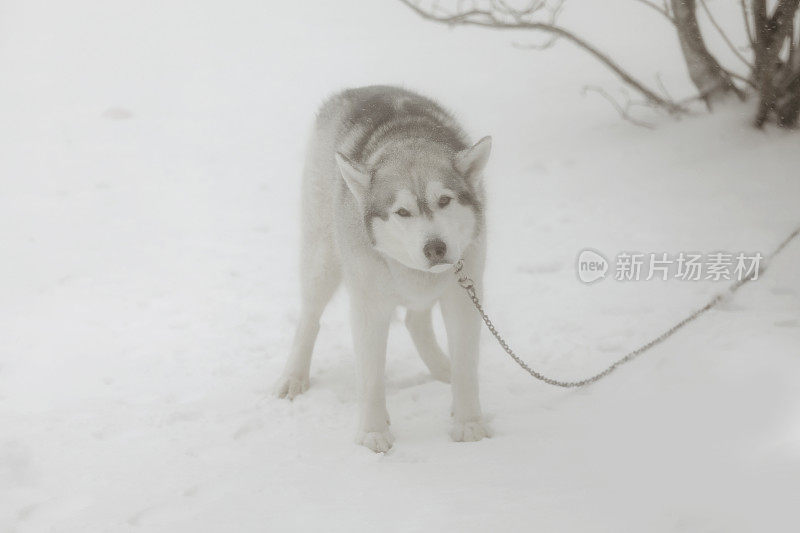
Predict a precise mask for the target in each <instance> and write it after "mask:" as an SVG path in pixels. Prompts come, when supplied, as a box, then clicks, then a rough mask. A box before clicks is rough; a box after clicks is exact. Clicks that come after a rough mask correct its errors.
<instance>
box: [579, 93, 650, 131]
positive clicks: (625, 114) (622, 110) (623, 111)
mask: <svg viewBox="0 0 800 533" xmlns="http://www.w3.org/2000/svg"><path fill="white" fill-rule="evenodd" d="M590 92H593V93H597V94H599V95H600V96H602V97H603V98H605V99H606V100H607V101H608V102H609V103H610V104H611V105H612V106H613V107H614V109H616V110H617V113H619V116H620V117H622V118H623V119H624V120H627V121H628V122H630V123H631V124H634V125H636V126H640V127H642V128H647V129H649V130H652V129H654V126H653V125H652V124H650V123H648V122H644V121H641V120H638V119H635V118H633V117H632V116H631V114H630V113H629V110H630V108H631V105H634V104H633V103H632V102H631V101H630V100H628V101H627V102H626V103H625V106H624V107H623V106H622V105H621V104H620V103H619V102H617V101H616V100H615V99H614V98H613V97H612V96H611V95H610V94H608V93H607V92H606V91H605V90H604V89H603V88H602V87H597V86H594V85H586V86H584V87H583V89H582V90H581V94H582V95H583V96H586V95H587V94H588V93H590Z"/></svg>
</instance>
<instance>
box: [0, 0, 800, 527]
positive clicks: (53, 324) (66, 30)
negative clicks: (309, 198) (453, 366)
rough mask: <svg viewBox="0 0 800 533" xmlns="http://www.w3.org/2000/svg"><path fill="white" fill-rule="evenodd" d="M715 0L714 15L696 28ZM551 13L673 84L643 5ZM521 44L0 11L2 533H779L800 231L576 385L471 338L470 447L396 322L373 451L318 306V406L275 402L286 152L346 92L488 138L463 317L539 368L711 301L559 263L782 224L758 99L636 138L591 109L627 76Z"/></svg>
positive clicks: (790, 219) (603, 360) (191, 5)
mask: <svg viewBox="0 0 800 533" xmlns="http://www.w3.org/2000/svg"><path fill="white" fill-rule="evenodd" d="M733 4H734V3H733V2H731V3H727V2H722V1H720V0H715V1H710V2H709V5H710V6H711V7H712V8H714V9H715V11H716V12H717V13H718V16H719V18H720V20H726V17H727V20H731V19H735V17H736V16H738V13H737V11H736V9H738V7H737V6H734V5H733ZM731 8H736V9H731ZM561 22H562V24H563V25H565V26H567V27H570V28H572V29H575V30H576V31H577V32H579V33H580V34H581V35H583V36H586V37H587V38H589V39H590V40H592V41H593V42H595V43H596V44H597V45H598V46H599V47H601V48H602V49H603V50H605V51H607V52H609V53H610V54H612V55H613V56H614V57H615V58H616V59H617V60H618V61H619V62H620V63H622V64H623V65H624V66H625V67H627V68H628V69H630V70H632V71H634V72H636V73H637V74H638V75H639V76H640V77H641V78H642V79H644V80H646V81H648V83H650V85H654V84H655V76H656V75H657V74H659V75H660V76H661V77H662V79H663V81H664V84H665V85H666V87H668V88H669V90H670V92H671V93H672V95H673V96H674V97H675V98H681V97H684V96H690V95H691V94H692V88H691V84H690V82H689V80H688V77H687V75H686V73H685V67H684V66H683V63H682V60H681V58H680V51H679V47H678V43H677V39H676V37H675V34H674V30H673V29H671V28H670V27H669V26H668V25H666V24H665V23H664V21H662V20H661V19H660V17H659V15H658V14H657V13H655V12H652V11H651V10H649V9H647V8H646V7H643V6H641V5H639V4H637V3H636V2H634V1H632V0H610V1H604V2H592V1H589V0H567V3H566V9H565V11H564V13H563V15H562V18H561ZM732 27H736V25H735V24H733V25H732ZM713 35H714V34H713V33H710V32H709V36H713ZM734 37H737V36H735V35H734ZM738 38H740V39H741V38H743V32H742V34H740V35H739V36H738ZM544 39H545V38H544V36H530V35H527V34H508V33H501V32H488V31H481V30H479V29H463V28H462V29H455V30H450V29H448V28H446V27H442V26H437V25H433V24H431V23H429V22H426V21H423V20H421V19H419V18H418V17H417V16H416V15H414V14H413V13H411V12H410V11H409V10H408V9H407V8H405V7H404V6H402V5H400V4H399V3H398V2H393V1H388V0H386V1H381V2H356V1H350V0H346V1H341V2H321V1H300V2H283V3H281V2H259V1H237V2H225V3H223V2H205V1H204V2H188V1H173V0H167V1H159V2H154V1H140V2H101V1H85V0H76V1H72V2H44V1H35V0H27V1H24V2H23V1H12V0H5V1H2V2H0V122H1V123H2V124H3V127H2V128H0V254H1V255H0V531H15V532H28V531H31V532H38V531H59V532H60V531H75V532H86V531H165V532H176V531H193V532H194V531H273V530H314V529H316V530H319V529H324V530H328V531H345V530H346V531H353V530H356V531H358V530H362V529H366V528H370V529H378V528H379V529H382V530H390V531H400V530H403V531H408V530H420V531H447V530H456V529H458V530H460V531H493V530H510V531H531V530H540V531H581V532H585V531H613V532H618V531H726V532H727V531H785V530H789V529H790V528H791V523H792V521H793V520H795V517H794V516H793V515H794V513H792V510H793V506H794V505H795V504H794V502H796V501H797V498H798V497H799V496H800V481H799V480H800V462H799V461H800V405H798V404H799V403H800V402H798V397H797V390H798V389H797V376H798V371H800V280H799V279H798V277H797V266H798V262H800V244H798V243H797V242H794V243H792V244H791V245H790V246H789V247H787V249H786V250H785V251H784V253H783V254H782V255H781V256H780V257H779V258H778V259H776V261H775V263H774V265H772V267H771V269H770V270H769V272H768V273H766V274H765V275H764V276H763V278H762V279H759V280H757V281H756V282H754V283H752V284H749V285H748V286H747V287H745V288H744V289H742V290H741V291H740V292H739V293H737V295H736V296H735V297H734V298H732V299H730V300H728V301H726V302H725V303H724V304H722V305H721V306H720V308H718V309H716V310H714V311H712V312H710V313H709V314H708V315H706V316H705V317H704V318H702V319H701V320H699V321H698V322H696V323H694V324H692V325H691V326H689V327H688V328H687V329H685V330H683V331H682V332H681V333H679V334H678V335H676V336H675V337H673V338H672V339H670V340H669V341H668V342H666V343H664V344H662V345H660V346H658V347H657V348H655V349H653V350H652V351H651V352H649V353H647V354H646V355H643V356H642V358H641V359H640V360H638V361H636V362H635V363H632V364H631V365H629V366H627V367H625V368H624V369H623V370H620V371H619V372H618V373H615V374H614V375H613V376H612V377H609V378H608V379H607V380H606V381H603V382H602V383H600V384H598V385H596V386H593V387H592V388H590V389H586V390H573V391H563V390H558V389H553V388H550V387H548V386H546V385H544V384H541V383H539V382H535V381H533V380H531V379H530V377H528V376H526V375H524V374H523V373H522V372H521V371H520V370H519V369H518V368H517V367H515V366H514V365H513V364H512V363H511V362H510V361H509V360H508V359H507V357H506V356H505V354H503V353H502V351H501V350H500V348H499V347H498V346H497V345H496V344H494V342H493V340H492V339H491V338H490V337H489V336H488V335H484V336H483V339H482V355H481V357H482V362H481V388H482V398H483V403H484V409H485V411H486V414H487V418H488V419H489V423H490V426H491V427H492V428H493V432H494V436H493V438H492V439H488V440H484V441H481V442H478V443H468V444H459V443H453V442H450V441H449V438H448V437H447V427H448V418H449V416H448V413H449V411H448V409H449V397H450V394H449V390H448V388H447V387H446V386H445V385H443V384H441V383H438V382H433V381H432V380H431V379H430V378H429V377H428V376H427V373H426V370H425V368H424V366H423V365H422V363H421V361H420V360H419V358H418V357H417V355H416V354H415V352H414V349H413V346H412V344H411V342H410V340H409V339H408V336H407V334H406V332H405V331H404V328H402V324H401V321H400V318H401V317H402V312H398V321H397V323H396V324H395V325H394V326H393V328H392V332H391V335H390V341H389V354H388V365H387V384H388V393H387V394H388V404H389V410H390V412H391V413H392V421H393V426H392V427H393V431H394V433H395V436H396V437H397V442H396V444H395V448H394V449H393V450H392V451H391V452H390V453H388V454H386V455H375V454H373V453H372V452H370V451H368V450H366V449H364V448H361V447H358V446H356V445H355V444H353V440H352V437H353V434H354V431H355V414H356V398H355V391H354V387H353V369H352V356H351V352H350V337H349V328H348V324H347V320H346V305H347V302H346V298H344V296H343V295H342V294H339V295H338V296H337V297H336V298H335V300H334V302H333V303H332V305H331V306H330V307H329V309H328V311H327V312H326V314H325V316H324V317H323V321H322V332H321V334H320V338H319V341H318V343H317V349H316V351H315V358H314V361H313V363H312V375H311V383H312V386H311V389H310V390H309V391H308V392H307V393H306V394H305V395H303V396H302V397H300V398H298V399H296V400H295V401H294V402H292V403H289V402H285V401H280V400H277V399H273V398H272V397H271V396H270V390H271V386H272V383H273V381H274V380H275V379H276V378H277V376H278V374H279V372H280V370H281V368H282V365H283V362H284V359H285V357H286V355H287V351H288V349H289V345H290V342H291V335H292V333H293V328H294V326H295V324H296V320H297V315H298V310H299V309H298V306H299V287H298V283H297V274H296V272H297V268H298V249H299V248H298V236H299V231H298V217H299V212H298V207H299V192H300V187H299V184H300V181H299V178H300V170H301V166H302V158H303V149H304V145H305V140H306V137H307V132H308V130H309V128H310V126H311V123H312V120H313V115H314V111H315V109H316V107H317V106H318V105H319V104H320V103H321V102H322V100H323V99H324V98H325V97H326V96H328V95H330V94H331V93H333V92H335V91H337V90H339V89H341V88H344V87H351V86H359V85H367V84H375V83H390V84H402V85H404V86H405V87H407V88H410V89H414V90H417V91H420V92H422V93H424V94H426V95H429V96H432V97H434V98H436V99H438V100H440V101H441V102H442V103H443V104H444V105H445V106H447V107H448V108H450V109H451V110H453V112H454V113H455V114H456V116H457V117H458V118H459V120H461V121H462V123H463V124H464V125H465V127H466V129H467V130H468V131H469V132H470V134H471V135H472V136H473V137H474V138H479V137H481V136H483V135H489V134H490V135H492V136H493V138H494V151H493V154H492V159H491V161H490V163H489V167H488V169H487V190H488V215H487V216H488V224H489V259H488V270H487V275H486V280H485V283H486V289H485V292H486V306H487V309H488V311H489V312H490V314H491V315H492V316H493V319H494V321H495V323H496V324H497V325H498V327H499V328H500V329H501V331H502V332H503V333H504V335H505V336H506V337H507V339H508V340H509V342H510V343H511V344H512V345H513V346H514V347H515V348H516V350H517V351H518V353H520V354H521V355H522V356H523V357H524V358H526V359H527V360H528V361H529V362H530V363H531V364H532V365H533V366H534V367H536V368H537V369H540V370H541V371H543V372H545V373H547V374H549V375H553V376H555V377H560V378H564V379H569V378H575V379H577V378H581V377H584V376H586V375H589V374H592V373H594V372H596V371H597V370H599V369H601V368H603V367H604V366H605V365H606V364H608V363H609V362H611V361H613V360H615V359H616V358H618V357H619V356H621V355H622V354H624V353H625V352H626V351H628V350H630V349H633V348H635V347H636V346H638V345H640V344H642V343H643V342H646V341H647V340H649V339H650V338H652V337H654V336H656V335H658V334H659V333H661V332H662V331H663V330H665V329H667V328H668V327H670V326H671V325H672V324H673V323H674V322H676V321H677V320H680V319H681V318H682V317H683V316H685V315H686V314H688V313H689V312H691V311H692V310H693V309H695V308H697V307H699V306H701V305H703V304H704V303H705V301H706V300H707V299H709V298H710V297H711V296H713V294H715V293H716V292H718V291H721V290H724V288H725V284H724V283H722V284H720V283H712V282H678V281H668V282H656V281H653V282H636V283H627V284H626V283H620V282H616V281H613V280H605V281H602V282H599V283H598V284H596V285H592V286H585V285H583V284H581V283H579V282H578V281H577V279H576V276H575V271H574V261H575V257H576V255H577V253H578V252H579V251H580V250H581V249H583V248H585V247H592V248H596V249H598V250H600V251H602V252H604V253H606V254H608V255H611V256H614V255H616V254H617V253H618V252H620V251H624V250H638V251H642V252H651V251H652V252H669V253H677V252H680V251H701V252H706V253H710V252H714V251H718V250H725V251H730V252H738V251H750V252H754V251H760V252H762V253H764V254H766V253H769V252H770V251H771V250H772V249H773V248H774V247H775V246H776V245H777V244H778V243H779V242H780V241H781V240H782V239H783V238H784V237H785V236H786V235H787V234H788V233H789V232H790V231H791V230H792V229H794V228H795V227H796V226H797V224H799V223H800V213H799V212H798V209H797V201H798V199H799V198H800V172H798V167H799V166H800V149H799V148H800V138H799V137H798V136H797V133H792V132H784V131H778V130H775V129H771V128H767V129H766V131H764V132H757V131H754V130H752V129H751V128H750V126H749V121H750V118H751V115H752V112H753V105H754V102H752V101H751V102H749V103H745V104H738V103H736V104H730V105H729V106H727V107H725V108H723V109H719V110H717V112H716V113H715V114H714V115H707V114H704V113H699V114H698V115H697V116H693V117H688V118H684V119H682V120H681V121H674V120H672V119H670V118H666V117H661V116H658V115H652V114H646V115H644V118H646V119H647V120H649V121H651V122H652V123H653V124H654V125H655V126H656V128H655V129H654V130H648V129H643V128H639V127H636V126H634V125H632V124H630V123H628V122H625V121H623V120H621V119H620V117H619V116H618V115H617V113H616V111H614V109H613V108H612V107H611V106H610V105H609V104H608V103H607V102H605V101H604V100H603V99H602V98H600V97H599V96H597V95H587V96H585V97H584V96H582V95H581V88H582V87H583V86H584V85H587V84H589V85H598V86H602V87H604V88H605V89H606V90H607V91H609V92H610V93H612V94H619V93H618V92H617V91H618V90H619V88H620V83H619V82H618V81H617V80H616V79H615V78H614V77H613V75H611V74H610V73H609V72H608V71H607V70H605V69H604V68H603V67H602V66H601V65H599V64H598V63H597V62H596V61H594V60H592V59H591V58H590V57H588V56H587V55H585V54H583V53H582V52H581V51H580V50H577V49H576V48H574V47H572V46H571V45H569V43H564V42H561V43H558V44H556V46H555V47H554V48H552V49H550V50H547V51H543V52H536V51H526V50H519V49H516V48H514V47H512V46H511V42H512V41H514V40H518V41H522V42H542V41H543V40H544ZM711 43H712V45H713V46H716V45H719V43H716V42H715V41H714V40H713V37H712V38H711ZM715 51H716V52H718V53H719V54H720V55H721V56H722V57H727V56H726V51H725V49H724V48H722V47H719V48H718V49H716V50H715Z"/></svg>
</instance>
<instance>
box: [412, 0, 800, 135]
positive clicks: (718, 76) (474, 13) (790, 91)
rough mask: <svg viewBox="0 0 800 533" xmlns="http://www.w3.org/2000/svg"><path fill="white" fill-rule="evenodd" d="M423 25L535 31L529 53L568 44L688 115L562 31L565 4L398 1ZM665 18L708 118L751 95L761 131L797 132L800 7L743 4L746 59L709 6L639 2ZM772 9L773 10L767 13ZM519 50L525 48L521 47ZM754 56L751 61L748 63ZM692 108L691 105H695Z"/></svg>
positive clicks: (760, 1) (795, 3)
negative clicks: (727, 55)
mask: <svg viewBox="0 0 800 533" xmlns="http://www.w3.org/2000/svg"><path fill="white" fill-rule="evenodd" d="M400 1H401V2H402V3H403V4H405V5H407V6H408V7H409V8H411V9H412V10H414V11H415V12H416V13H417V14H418V15H420V16H421V17H423V18H425V19H427V20H430V21H433V22H437V23H441V24H446V25H450V26H479V27H484V28H490V29H500V30H530V31H534V32H542V33H546V34H549V36H550V37H549V39H548V40H547V41H546V42H544V43H543V44H541V45H535V46H527V48H535V49H545V48H549V47H550V46H551V45H552V44H553V43H554V42H555V40H556V39H564V40H567V41H569V42H571V43H573V44H574V45H576V46H578V47H579V48H581V49H583V50H584V51H585V52H587V53H589V54H590V55H592V56H593V57H594V58H595V59H597V60H598V61H600V62H601V63H603V64H604V65H605V66H606V67H608V68H609V69H610V70H611V71H612V72H614V74H616V75H617V76H618V77H619V78H620V80H622V82H624V83H625V84H626V85H628V86H629V87H631V88H632V89H633V90H635V91H636V92H637V93H638V94H640V95H641V96H642V97H643V98H644V103H646V104H647V105H650V106H653V107H657V108H659V109H663V110H665V111H666V112H668V113H670V114H681V113H685V112H686V111H687V108H686V105H685V104H686V101H684V102H676V101H674V100H673V99H672V98H670V97H669V95H668V94H667V93H666V91H663V90H662V91H661V93H662V94H659V93H658V92H657V91H656V90H655V89H653V88H651V87H648V86H647V84H645V83H643V82H642V81H640V80H639V79H637V78H636V77H635V76H634V75H633V74H631V73H630V72H628V71H627V70H625V69H624V68H623V67H622V66H620V65H619V64H618V63H617V62H616V61H614V59H613V58H611V57H610V56H609V55H608V54H606V53H604V52H603V51H601V50H600V49H599V48H598V47H596V46H595V45H593V44H592V43H589V42H588V41H586V40H585V39H583V38H581V37H580V36H579V35H577V34H575V33H574V32H572V31H570V30H569V29H567V28H564V27H563V26H561V25H559V24H558V14H559V12H560V11H561V7H562V2H563V0H559V1H557V3H555V4H553V3H551V2H548V1H547V0H531V1H530V3H528V4H527V5H526V6H524V7H515V6H512V5H510V4H509V3H508V2H507V1H506V0H485V1H480V0H476V1H474V2H472V3H470V4H466V3H464V2H463V1H458V2H457V3H456V4H455V7H453V8H452V9H449V10H448V9H445V8H442V7H441V6H440V4H439V3H438V2H437V1H435V0H434V1H433V2H432V3H430V2H427V3H426V2H424V1H416V0H400ZM635 1H637V2H638V3H640V4H642V5H644V6H647V7H648V8H650V9H652V10H655V11H657V12H658V13H660V14H661V15H663V17H664V20H665V21H667V22H668V23H669V24H671V25H672V26H673V27H674V28H675V31H676V32H677V35H678V42H679V43H680V47H681V51H682V53H683V57H684V60H685V63H686V68H687V70H688V74H689V77H690V78H691V80H692V82H693V83H694V85H695V87H696V88H697V90H698V94H697V95H696V97H695V98H693V99H700V100H702V101H704V102H705V104H706V106H707V107H708V109H709V110H711V109H713V106H714V104H716V103H717V102H720V101H722V100H726V99H728V98H731V97H736V98H739V99H744V98H745V97H746V95H747V94H748V93H755V94H756V95H757V96H758V109H757V112H756V116H755V119H754V121H753V123H754V125H755V126H756V127H759V128H760V127H761V126H763V125H764V123H765V122H766V121H767V120H770V119H771V118H774V120H775V121H776V123H777V124H778V125H779V126H782V127H795V126H797V123H798V115H800V35H799V31H800V23H798V22H797V18H798V13H800V0H772V1H770V2H767V0H740V6H741V13H742V18H743V23H744V24H745V26H746V29H747V37H748V42H747V43H746V44H745V47H746V52H744V53H742V52H741V51H740V49H739V48H738V47H737V46H736V45H735V44H734V43H733V42H732V41H731V39H730V38H729V37H728V35H727V32H726V31H725V28H723V27H722V26H721V25H720V24H718V22H717V20H716V18H715V17H714V14H713V12H712V11H711V9H709V6H708V5H707V4H706V1H705V0H660V1H661V3H657V1H658V0H635ZM698 4H699V7H700V8H701V9H702V15H703V16H705V17H707V18H708V20H709V22H710V23H711V25H712V26H713V27H714V29H715V30H716V31H717V32H719V34H720V36H721V37H722V39H723V41H724V42H725V43H726V44H727V46H729V47H730V48H731V50H733V52H734V54H735V55H736V56H737V57H738V58H739V60H741V61H742V62H743V63H744V64H745V65H746V67H747V68H748V70H749V75H748V76H740V75H737V74H735V73H734V72H732V71H731V70H730V69H729V68H726V67H725V66H724V65H723V64H722V63H721V62H720V61H719V60H718V59H717V58H716V56H714V54H712V53H711V51H710V50H709V49H708V47H707V46H706V43H705V40H704V38H703V32H702V30H701V27H700V23H699V22H698ZM768 4H769V5H768ZM518 46H519V45H518ZM747 56H749V57H747ZM690 100H691V99H690ZM629 105H630V104H628V105H626V106H620V105H619V104H616V103H615V106H616V107H617V109H618V110H622V111H621V113H622V114H623V116H624V117H626V118H628V119H631V117H630V115H629V114H628V107H629Z"/></svg>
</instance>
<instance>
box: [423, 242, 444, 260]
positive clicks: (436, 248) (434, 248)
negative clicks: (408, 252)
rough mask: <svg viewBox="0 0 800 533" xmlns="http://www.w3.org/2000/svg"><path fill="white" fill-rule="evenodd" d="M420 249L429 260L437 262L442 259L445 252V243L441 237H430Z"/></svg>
mask: <svg viewBox="0 0 800 533" xmlns="http://www.w3.org/2000/svg"><path fill="white" fill-rule="evenodd" d="M422 251H423V252H424V253H425V257H427V258H428V260H429V261H434V262H439V261H441V260H442V259H444V254H446V253H447V245H446V244H445V243H444V241H443V240H442V239H431V240H429V241H428V242H427V243H425V246H424V247H423V248H422Z"/></svg>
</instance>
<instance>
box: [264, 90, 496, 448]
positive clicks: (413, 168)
mask: <svg viewBox="0 0 800 533" xmlns="http://www.w3.org/2000/svg"><path fill="white" fill-rule="evenodd" d="M490 149H491V139H490V138H489V137H484V138H483V139H481V140H480V141H478V142H477V143H476V144H474V145H473V144H471V143H470V142H469V141H468V139H467V137H466V135H465V134H464V132H463V131H462V130H461V128H460V127H459V126H458V124H457V123H456V121H455V120H454V119H453V117H452V116H451V115H450V114H449V113H448V112H447V111H445V110H444V109H442V108H441V107H440V106H439V105H438V104H437V103H435V102H434V101H432V100H430V99H428V98H426V97H423V96H420V95H418V94H415V93H413V92H410V91H407V90H404V89H400V88H396V87H388V86H372V87H362V88H358V89H349V90H346V91H343V92H341V93H339V94H337V95H335V96H333V97H332V98H330V99H329V100H327V101H326V102H325V103H324V104H323V106H322V108H321V109H320V111H319V113H318V116H317V120H316V124H315V128H314V132H313V135H312V138H311V142H310V145H309V148H308V154H307V160H306V166H305V170H304V175H303V196H302V241H303V242H302V255H301V281H302V311H301V317H300V322H299V325H298V327H297V332H296V334H295V337H294V343H293V346H292V350H291V354H290V355H289V360H288V361H287V363H286V368H285V370H284V372H283V375H282V376H281V378H280V380H279V381H278V383H277V384H276V388H275V394H276V395H277V396H279V397H281V398H289V399H292V398H294V397H295V396H296V395H298V394H300V393H302V392H304V391H305V390H306V389H307V388H308V385H309V369H310V366H311V352H312V350H313V348H314V342H315V340H316V337H317V332H318V331H319V318H320V315H321V314H322V311H323V309H324V308H325V306H326V304H327V303H328V301H329V300H330V298H331V296H332V294H333V293H334V291H335V289H336V287H337V286H338V285H339V283H340V282H341V281H342V280H344V284H345V286H346V288H347V291H348V293H349V296H350V322H351V328H352V336H353V345H354V349H355V355H356V363H357V379H358V393H359V399H360V417H359V419H360V421H359V429H358V433H357V436H356V441H357V442H358V443H359V444H362V445H364V446H366V447H368V448H370V449H371V450H374V451H376V452H385V451H387V450H388V449H389V448H391V446H392V443H393V440H394V438H393V437H392V434H391V432H390V431H389V414H388V412H387V411H386V392H385V386H384V368H385V364H386V340H387V336H388V332H389V323H390V320H391V317H392V314H393V312H394V308H395V307H397V306H398V305H400V306H404V307H405V308H406V309H407V312H406V317H405V324H406V326H407V328H408V331H409V332H410V334H411V338H412V339H413V341H414V345H415V346H416V348H417V350H418V351H419V354H420V356H421V357H422V360H423V361H424V362H425V364H426V365H427V367H428V368H429V369H430V371H431V373H432V374H433V376H434V377H435V378H437V379H439V380H441V381H445V382H448V381H449V382H451V383H452V393H453V404H452V416H453V428H452V430H451V432H450V435H451V436H452V438H453V439H454V440H456V441H475V440H480V439H482V438H484V437H486V436H487V428H486V426H485V425H484V423H483V421H482V419H481V408H480V403H479V400H478V375H477V362H478V337H479V333H480V317H479V316H478V313H477V312H476V311H475V309H473V308H472V307H471V302H470V300H469V298H468V297H467V296H466V295H465V294H464V291H463V290H462V289H461V288H460V287H459V285H458V284H457V283H456V280H455V278H454V276H453V273H452V270H451V267H452V266H453V264H454V263H455V262H456V261H458V260H459V259H463V261H464V266H465V269H466V271H467V272H469V273H470V275H471V276H472V278H473V279H474V280H475V281H476V284H477V286H478V288H480V287H481V286H482V283H481V279H482V274H483V269H484V260H485V255H486V235H485V230H484V216H483V205H484V192H483V184H482V171H483V168H484V166H485V164H486V161H487V159H488V157H489V152H490ZM437 301H438V302H439V303H440V307H441V311H442V315H443V317H444V324H445V328H446V331H447V341H448V346H449V352H450V358H448V357H447V356H446V355H445V354H444V353H443V352H442V350H441V348H440V347H439V345H438V344H437V342H436V338H435V336H434V331H433V326H432V323H431V307H432V306H433V305H434V304H435V303H436V302H437Z"/></svg>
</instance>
